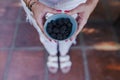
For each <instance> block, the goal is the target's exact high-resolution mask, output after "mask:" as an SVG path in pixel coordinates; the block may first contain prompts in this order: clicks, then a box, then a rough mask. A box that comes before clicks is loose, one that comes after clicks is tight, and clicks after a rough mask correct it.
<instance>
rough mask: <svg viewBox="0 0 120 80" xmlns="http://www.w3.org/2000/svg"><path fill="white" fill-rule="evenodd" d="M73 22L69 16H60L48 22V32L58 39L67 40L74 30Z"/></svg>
mask: <svg viewBox="0 0 120 80" xmlns="http://www.w3.org/2000/svg"><path fill="white" fill-rule="evenodd" d="M72 25H73V24H72V23H71V21H70V19H69V18H58V19H56V20H51V21H50V22H49V23H48V24H47V28H46V31H47V33H48V34H49V35H50V36H51V37H52V38H53V39H56V40H65V39H67V38H68V37H69V35H70V33H71V31H72Z"/></svg>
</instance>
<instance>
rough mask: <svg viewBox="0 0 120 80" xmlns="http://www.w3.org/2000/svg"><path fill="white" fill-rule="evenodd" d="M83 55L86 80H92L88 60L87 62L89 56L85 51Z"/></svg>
mask: <svg viewBox="0 0 120 80" xmlns="http://www.w3.org/2000/svg"><path fill="white" fill-rule="evenodd" d="M82 52H83V54H82V57H83V60H84V72H85V80H90V73H89V68H88V60H87V55H86V51H85V49H83V50H82Z"/></svg>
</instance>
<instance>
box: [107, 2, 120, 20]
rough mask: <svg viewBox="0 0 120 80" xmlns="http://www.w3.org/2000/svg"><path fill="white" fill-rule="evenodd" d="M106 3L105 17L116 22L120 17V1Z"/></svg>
mask: <svg viewBox="0 0 120 80" xmlns="http://www.w3.org/2000/svg"><path fill="white" fill-rule="evenodd" d="M106 2H107V5H108V7H107V6H105V7H107V8H108V9H107V11H108V12H107V15H108V16H109V17H110V19H111V21H112V20H113V21H114V20H116V19H117V18H118V16H120V10H118V9H120V1H119V0H106Z"/></svg>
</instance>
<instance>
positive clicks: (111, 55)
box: [87, 50, 120, 80]
mask: <svg viewBox="0 0 120 80" xmlns="http://www.w3.org/2000/svg"><path fill="white" fill-rule="evenodd" d="M87 59H88V66H89V72H90V77H91V80H120V77H119V74H120V53H119V52H118V51H102V50H101V51H97V50H88V51H87Z"/></svg>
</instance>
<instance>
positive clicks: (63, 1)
mask: <svg viewBox="0 0 120 80" xmlns="http://www.w3.org/2000/svg"><path fill="white" fill-rule="evenodd" d="M39 1H40V2H41V3H43V4H45V5H47V6H49V7H52V8H55V9H61V10H71V9H73V8H75V7H77V6H78V5H79V4H81V3H85V2H86V0H60V1H57V0H55V1H56V2H51V3H50V2H49V1H54V0H39ZM21 3H22V6H23V8H24V10H25V12H26V14H27V18H26V20H27V21H28V22H30V24H32V25H33V26H34V28H35V29H36V30H37V32H38V34H39V38H40V41H41V43H42V44H43V45H44V47H45V49H46V50H47V51H48V53H49V55H56V54H57V52H58V50H59V52H60V54H62V55H66V54H67V53H68V51H69V49H70V47H71V45H72V44H73V43H74V44H75V43H76V41H75V39H73V40H72V41H70V40H69V41H68V42H65V41H59V42H58V43H55V42H54V41H52V42H51V41H49V40H48V39H47V38H46V37H45V36H44V34H43V33H42V32H41V30H40V28H39V26H38V25H37V23H36V21H35V19H34V18H33V17H32V15H33V13H32V12H31V11H30V10H29V9H28V8H27V7H26V4H25V2H24V1H23V0H21ZM53 4H54V5H53ZM48 17H49V15H48ZM76 17H77V16H74V18H76ZM58 46H59V49H58Z"/></svg>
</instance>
